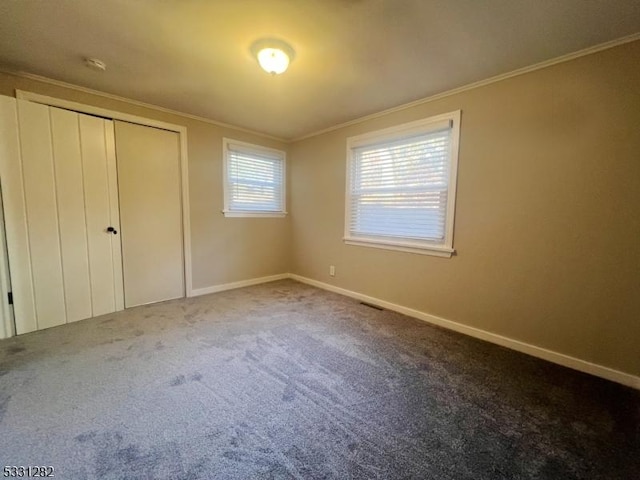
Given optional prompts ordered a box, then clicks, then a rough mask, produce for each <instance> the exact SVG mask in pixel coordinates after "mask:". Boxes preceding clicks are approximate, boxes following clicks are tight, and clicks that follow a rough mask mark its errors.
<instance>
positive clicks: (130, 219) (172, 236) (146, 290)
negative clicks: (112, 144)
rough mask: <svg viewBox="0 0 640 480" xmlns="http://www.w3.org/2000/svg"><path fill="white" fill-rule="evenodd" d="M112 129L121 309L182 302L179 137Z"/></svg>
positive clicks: (123, 126)
mask: <svg viewBox="0 0 640 480" xmlns="http://www.w3.org/2000/svg"><path fill="white" fill-rule="evenodd" d="M115 127H116V131H115V133H116V155H117V160H118V186H119V194H120V222H121V225H122V256H123V268H124V298H125V305H126V306H127V307H132V306H135V305H143V304H147V303H153V302H160V301H163V300H169V299H172V298H179V297H183V296H184V260H183V248H182V200H181V198H182V197H181V188H180V184H181V183H180V144H179V135H178V134H177V133H175V132H169V131H166V130H161V129H157V128H152V127H146V126H142V125H135V124H131V123H126V122H120V121H116V122H115Z"/></svg>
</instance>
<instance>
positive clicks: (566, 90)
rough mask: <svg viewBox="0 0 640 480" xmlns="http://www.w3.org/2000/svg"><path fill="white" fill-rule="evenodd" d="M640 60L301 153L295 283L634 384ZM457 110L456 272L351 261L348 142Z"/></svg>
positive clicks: (372, 126)
mask: <svg viewBox="0 0 640 480" xmlns="http://www.w3.org/2000/svg"><path fill="white" fill-rule="evenodd" d="M638 59H640V42H635V43H632V44H627V45H623V46H620V47H617V48H614V49H611V50H606V51H603V52H600V53H597V54H594V55H590V56H587V57H582V58H579V59H576V60H573V61H570V62H566V63H562V64H558V65H555V66H553V67H549V68H546V69H543V70H538V71H535V72H532V73H529V74H526V75H522V76H519V77H514V78H511V79H508V80H504V81H501V82H498V83H493V84H490V85H488V86H484V87H481V88H476V89H473V90H468V91H466V92H463V93H460V94H456V95H453V96H449V97H446V98H443V99H440V100H437V101H433V102H429V103H426V104H423V105H420V106H416V107H413V108H410V109H406V110H403V111H399V112H395V113H391V114H388V115H385V116H383V117H379V118H377V119H374V120H370V121H367V122H365V123H360V124H358V125H353V126H349V127H346V128H341V129H339V130H337V131H333V132H331V133H327V134H324V135H322V136H318V137H314V138H310V139H307V140H302V141H300V142H297V143H295V144H293V145H292V147H291V150H290V155H291V159H292V162H291V169H290V171H291V176H292V179H291V185H292V188H291V205H292V237H293V248H294V250H293V260H292V268H293V269H292V272H294V273H297V274H299V275H303V276H305V277H309V278H312V279H316V280H319V281H322V282H326V283H330V284H334V285H336V286H339V287H342V288H346V289H349V290H354V291H357V292H360V293H364V294H367V295H371V296H374V297H378V298H380V299H383V300H386V301H390V302H393V303H397V304H400V305H403V306H406V307H410V308H414V309H417V310H420V311H423V312H427V313H430V314H434V315H438V316H441V317H444V318H446V319H449V320H453V321H456V322H460V323H463V324H466V325H469V326H473V327H477V328H480V329H483V330H487V331H489V332H493V333H496V334H499V335H504V336H506V337H510V338H512V339H516V340H520V341H523V342H527V343H530V344H533V345H536V346H539V347H543V348H547V349H550V350H554V351H557V352H560V353H564V354H567V355H570V356H573V357H577V358H580V359H582V360H586V361H590V362H594V363H597V364H600V365H604V366H608V367H611V368H614V369H618V370H621V371H624V372H627V373H631V374H634V375H640V247H639V244H640V134H639V133H638V132H639V131H640V130H639V129H640V90H639V85H640V62H639V61H638ZM457 109H461V110H462V122H461V142H460V157H459V178H458V195H457V208H456V223H455V240H454V247H455V248H456V250H457V252H458V254H457V256H454V257H453V258H451V259H443V258H437V257H431V256H424V255H416V254H411V253H402V252H394V251H387V250H379V249H374V248H366V247H359V246H349V245H345V244H344V243H343V241H342V236H343V222H344V197H345V193H344V192H345V161H346V158H345V157H346V155H345V141H346V138H347V137H348V136H351V135H356V134H360V133H363V132H367V131H371V130H376V129H379V128H384V127H389V126H392V125H397V124H400V123H404V122H408V121H412V120H417V119H421V118H425V117H429V116H431V115H436V114H440V113H444V112H448V111H452V110H457ZM331 264H332V265H335V266H336V269H337V274H336V277H335V278H331V277H329V275H328V271H329V265H331Z"/></svg>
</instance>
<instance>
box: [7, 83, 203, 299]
mask: <svg viewBox="0 0 640 480" xmlns="http://www.w3.org/2000/svg"><path fill="white" fill-rule="evenodd" d="M16 98H17V99H18V100H26V101H29V102H35V103H41V104H43V105H49V106H51V107H58V108H66V109H68V110H73V111H76V112H79V113H88V114H90V115H98V116H101V117H105V118H111V119H113V120H122V121H124V122H130V123H137V124H138V125H145V126H147V127H155V128H161V129H163V130H169V131H172V132H176V133H178V135H179V136H180V172H181V177H182V178H181V187H182V235H183V237H182V241H183V249H184V277H185V278H184V285H185V293H186V296H187V297H191V296H193V278H192V266H191V221H190V214H189V212H190V208H189V166H188V155H187V127H185V126H183V125H176V124H173V123H167V122H162V121H160V120H152V119H150V118H145V117H139V116H137V115H130V114H128V113H122V112H118V111H116V110H109V109H106V108H101V107H95V106H93V105H86V104H83V103H77V102H72V101H70V100H63V99H60V98H54V97H49V96H47V95H40V94H39V93H33V92H27V91H24V90H16Z"/></svg>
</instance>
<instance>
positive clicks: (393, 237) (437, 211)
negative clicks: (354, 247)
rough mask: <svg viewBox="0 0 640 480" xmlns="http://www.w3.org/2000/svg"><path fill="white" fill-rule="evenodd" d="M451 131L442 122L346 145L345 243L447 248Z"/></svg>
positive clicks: (448, 126)
mask: <svg viewBox="0 0 640 480" xmlns="http://www.w3.org/2000/svg"><path fill="white" fill-rule="evenodd" d="M452 131H453V122H452V120H446V121H439V122H436V123H430V124H428V125H426V126H425V127H424V128H417V129H416V128H412V129H411V130H410V131H406V130H405V131H402V130H400V131H399V132H398V133H397V134H395V135H393V134H391V135H390V134H389V133H388V132H387V133H385V134H384V135H380V136H379V137H377V138H376V136H375V135H369V136H367V138H365V139H357V140H356V141H354V142H352V144H351V146H350V162H349V172H348V176H349V188H348V195H347V197H348V198H347V202H348V205H347V219H346V232H345V233H346V238H345V239H346V240H349V239H368V240H369V241H373V242H375V241H376V240H378V241H379V242H380V243H385V242H387V243H391V244H402V242H404V243H406V244H409V245H412V246H418V247H419V246H420V245H425V246H429V245H437V246H447V245H448V244H450V243H451V239H450V238H448V237H450V235H448V232H449V228H448V221H449V219H451V221H452V217H451V216H450V215H449V209H450V208H452V205H453V203H452V202H450V201H449V200H450V199H449V195H450V193H451V189H450V183H451V180H452V178H455V175H452V150H453V149H452V139H453V135H452ZM394 242H395V243H394ZM398 242H400V243H398ZM448 246H450V245H448Z"/></svg>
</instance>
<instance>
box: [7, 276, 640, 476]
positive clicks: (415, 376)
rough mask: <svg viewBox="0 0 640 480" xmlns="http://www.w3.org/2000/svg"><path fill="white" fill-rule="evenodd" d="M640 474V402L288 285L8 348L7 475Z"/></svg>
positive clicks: (165, 308) (117, 318) (609, 387)
mask: <svg viewBox="0 0 640 480" xmlns="http://www.w3.org/2000/svg"><path fill="white" fill-rule="evenodd" d="M4 465H52V466H54V467H55V475H56V476H55V478H58V479H73V480H75V479H92V478H105V479H214V478H215V479H251V478H299V479H315V478H318V479H319V478H323V479H350V478H353V479H365V478H380V479H405V478H406V479H409V478H415V479H474V480H480V479H502V478H504V479H574V478H583V479H590V480H591V479H600V478H601V479H608V480H610V479H634V478H636V479H637V478H640V476H639V475H638V474H639V472H640V392H636V391H633V390H631V389H627V388H624V387H621V386H618V385H615V384H613V383H610V382H606V381H603V380H599V379H597V378H594V377H590V376H587V375H583V374H581V373H578V372H574V371H571V370H568V369H564V368H562V367H558V366H555V365H552V364H549V363H546V362H543V361H540V360H537V359H534V358H531V357H527V356H525V355H521V354H518V353H515V352H512V351H509V350H507V349H504V348H500V347H497V346H494V345H490V344H488V343H484V342H481V341H477V340H474V339H471V338H468V337H464V336H462V335H458V334H456V333H452V332H448V331H445V330H442V329H438V328H434V327H432V326H429V325H428V324H425V323H423V322H420V321H418V320H414V319H411V318H408V317H405V316H402V315H399V314H396V313H392V312H387V311H378V310H374V309H372V308H370V307H367V306H363V305H360V304H359V303H358V302H357V301H355V300H352V299H349V298H345V297H342V296H340V295H336V294H332V293H328V292H324V291H322V290H318V289H316V288H313V287H309V286H306V285H303V284H300V283H296V282H293V281H288V280H287V281H281V282H274V283H270V284H265V285H259V286H255V287H250V288H245V289H239V290H233V291H228V292H223V293H219V294H214V295H208V296H204V297H199V298H193V299H186V300H178V301H171V302H166V303H163V304H156V305H150V306H144V307H138V308H134V309H131V310H127V311H125V312H120V313H118V314H112V315H107V316H103V317H99V318H95V319H91V320H86V321H82V322H78V323H75V324H69V325H65V326H62V327H57V328H53V329H50V330H45V331H41V332H36V333H33V334H28V335H23V336H20V337H16V338H13V339H9V340H6V341H2V342H0V467H2V466H4Z"/></svg>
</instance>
